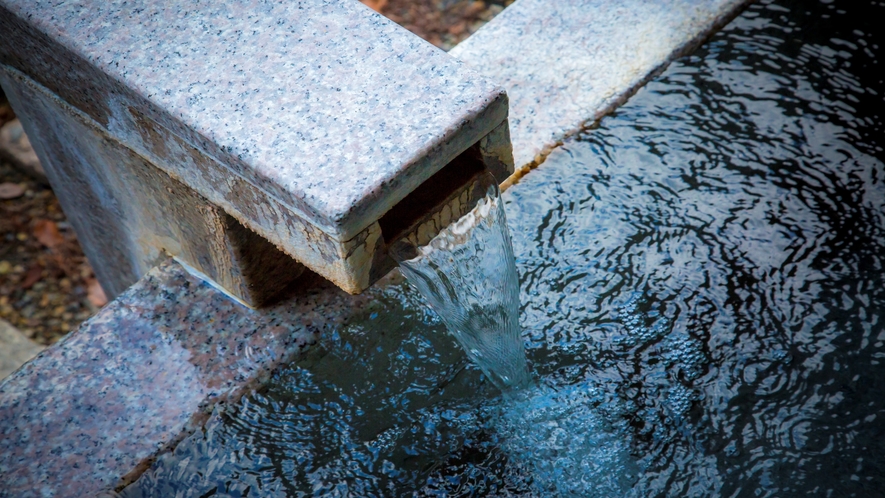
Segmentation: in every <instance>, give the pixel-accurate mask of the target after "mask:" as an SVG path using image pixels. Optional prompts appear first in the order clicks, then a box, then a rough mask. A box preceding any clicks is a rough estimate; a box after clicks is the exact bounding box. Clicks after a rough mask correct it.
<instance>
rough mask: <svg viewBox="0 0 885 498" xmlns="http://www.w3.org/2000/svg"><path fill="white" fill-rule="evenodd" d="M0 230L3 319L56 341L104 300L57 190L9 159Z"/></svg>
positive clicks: (2, 175)
mask: <svg viewBox="0 0 885 498" xmlns="http://www.w3.org/2000/svg"><path fill="white" fill-rule="evenodd" d="M11 186H16V187H17V188H16V187H11ZM19 192H20V195H17V194H19ZM4 197H11V198H4ZM0 234H2V236H0V318H2V319H4V320H6V321H7V322H9V323H11V324H12V325H13V326H15V327H16V328H18V329H19V330H20V331H21V332H22V333H23V334H24V335H25V336H27V337H29V338H30V339H32V340H33V341H35V342H37V343H39V344H44V345H48V344H52V343H53V342H55V341H57V340H58V339H59V338H61V337H62V336H63V335H64V334H65V333H67V332H68V331H69V330H71V329H72V328H74V327H76V326H77V325H78V324H79V323H80V322H82V321H83V320H85V319H87V318H89V317H90V316H92V314H93V313H95V311H97V310H98V308H99V307H100V306H101V305H103V304H104V302H105V299H104V295H103V292H101V287H100V286H99V285H98V283H97V281H96V280H95V277H94V276H93V273H92V267H91V266H90V265H89V262H88V261H86V257H85V256H83V250H82V249H81V248H80V244H79V243H78V242H77V236H76V235H75V234H74V231H73V229H71V226H70V225H69V224H68V223H67V221H66V220H65V215H64V213H63V212H62V210H61V207H60V206H59V205H58V199H56V197H55V195H54V194H53V193H52V190H51V189H49V188H48V187H44V186H42V185H40V184H38V183H37V182H36V181H34V180H33V179H31V178H30V177H28V176H25V175H24V174H22V173H20V172H19V171H18V170H16V169H15V168H13V167H12V165H11V164H9V163H6V162H3V163H0Z"/></svg>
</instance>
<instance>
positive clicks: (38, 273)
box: [22, 265, 43, 290]
mask: <svg viewBox="0 0 885 498" xmlns="http://www.w3.org/2000/svg"><path fill="white" fill-rule="evenodd" d="M42 277H43V267H42V266H40V265H34V266H32V267H30V268H28V273H25V278H24V280H22V289H23V290H28V289H30V288H31V287H33V286H34V284H36V283H37V282H39V281H40V279H41V278H42Z"/></svg>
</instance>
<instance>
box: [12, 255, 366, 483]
mask: <svg viewBox="0 0 885 498" xmlns="http://www.w3.org/2000/svg"><path fill="white" fill-rule="evenodd" d="M302 278H304V279H305V280H304V281H302V282H300V283H299V285H294V286H293V290H292V291H291V293H290V294H289V295H288V298H287V299H285V300H283V301H281V302H279V303H278V304H276V305H273V306H271V307H268V308H266V309H263V310H260V311H256V310H252V309H249V308H247V307H245V306H242V305H240V304H237V303H236V302H234V301H232V300H231V299H229V298H228V297H227V296H225V295H224V294H223V293H221V292H219V291H218V290H216V289H215V288H214V287H212V286H210V285H209V284H207V283H205V282H202V281H200V280H198V279H196V278H195V277H193V276H192V275H190V274H189V273H188V272H187V271H185V270H184V269H183V268H182V267H181V266H180V265H178V264H177V263H175V262H173V261H167V262H166V263H164V264H163V265H161V266H160V267H158V268H155V269H153V270H151V272H149V273H148V274H147V275H146V276H145V277H144V278H143V279H142V280H140V281H139V282H138V283H137V284H136V285H134V286H132V287H131V288H130V289H129V290H127V291H126V292H125V293H123V294H122V295H121V296H120V297H119V298H118V299H117V300H115V301H113V302H112V303H110V304H109V305H108V306H106V307H105V308H104V309H102V310H101V311H100V312H99V313H98V314H97V315H96V316H94V317H93V318H91V319H90V320H88V321H87V322H85V323H84V324H83V325H82V326H81V327H80V328H79V329H77V330H76V331H74V332H72V333H71V334H70V335H69V336H67V337H66V338H65V339H63V340H62V341H60V342H59V343H57V344H55V345H53V346H51V347H49V348H48V349H46V350H44V351H43V352H42V353H40V354H39V355H38V356H37V357H36V358H34V359H33V360H32V361H30V362H29V363H27V364H25V365H24V366H23V367H22V368H20V369H19V370H18V371H16V372H15V373H14V374H12V375H11V376H9V377H7V378H6V379H4V380H3V381H0V496H17V497H21V496H62V495H66V494H68V493H67V491H71V490H76V494H77V496H84V495H93V494H95V493H96V492H99V491H101V490H105V489H113V488H117V487H121V486H123V485H125V484H127V483H129V482H131V481H132V480H134V479H136V478H137V477H138V476H139V475H140V474H141V472H143V471H144V469H146V468H147V467H148V466H149V465H150V463H151V462H152V461H153V459H154V458H155V457H156V456H157V455H159V454H161V453H163V452H165V451H169V450H171V449H172V448H174V446H175V445H176V444H177V442H178V441H180V440H181V439H182V438H184V437H186V436H187V435H188V434H189V433H190V432H192V431H193V430H194V429H195V428H197V427H200V426H201V424H202V423H203V422H204V420H205V417H206V416H207V414H208V413H209V412H210V411H211V409H212V407H213V406H214V405H215V404H217V403H220V402H232V401H235V400H237V399H238V398H239V396H241V395H242V394H243V393H244V392H246V391H248V390H250V389H251V388H254V387H256V386H258V385H260V384H261V383H262V382H263V381H264V380H265V379H266V378H267V376H268V375H269V374H270V373H271V371H272V370H273V369H274V368H276V367H277V366H278V365H279V364H281V363H282V362H286V361H289V360H291V359H293V358H294V357H295V356H296V355H298V354H299V353H301V352H303V351H305V350H306V348H308V347H309V346H310V345H311V344H313V343H314V341H315V339H316V337H317V334H320V333H323V332H328V331H329V330H330V329H331V328H332V327H334V326H335V325H336V324H337V323H340V322H341V321H342V320H345V319H346V318H347V316H348V314H349V313H351V312H353V311H354V310H357V309H359V308H360V307H362V306H363V305H364V304H365V302H366V301H367V299H366V298H365V297H361V296H350V295H347V294H345V293H344V292H343V291H341V290H340V289H338V288H336V287H334V286H332V285H331V284H329V283H328V282H325V281H323V280H322V279H319V278H318V277H316V276H314V275H307V276H305V277H302ZM66 490H67V491H66Z"/></svg>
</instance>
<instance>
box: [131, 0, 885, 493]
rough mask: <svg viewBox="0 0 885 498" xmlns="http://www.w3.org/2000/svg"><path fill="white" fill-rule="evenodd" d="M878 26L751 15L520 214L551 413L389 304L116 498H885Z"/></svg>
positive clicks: (396, 301)
mask: <svg viewBox="0 0 885 498" xmlns="http://www.w3.org/2000/svg"><path fill="white" fill-rule="evenodd" d="M883 18H885V5H883V4H882V3H881V2H854V3H852V4H848V3H838V4H837V3H832V2H822V1H807V2H800V1H798V0H797V1H790V0H784V1H778V2H775V3H770V2H762V3H758V4H755V5H753V6H751V7H750V8H749V9H748V10H747V11H746V12H745V13H744V14H742V15H741V16H740V17H739V18H738V19H736V20H735V21H734V22H733V23H732V24H730V25H729V26H728V27H727V28H726V29H725V30H724V31H723V32H722V33H720V34H718V35H716V36H715V37H714V38H713V39H712V40H711V41H710V42H708V43H707V44H706V45H705V46H704V47H702V48H701V49H700V50H698V51H697V52H696V53H695V54H694V55H692V56H690V57H687V58H685V59H683V60H680V61H678V62H676V63H674V64H673V65H672V66H671V67H670V68H669V69H668V70H667V71H665V72H664V74H663V75H662V76H660V77H659V78H657V79H656V80H655V81H653V82H652V83H651V84H649V85H648V86H647V87H646V88H644V89H643V90H641V91H640V92H639V93H638V94H637V95H636V96H635V97H634V98H632V99H631V100H630V102H629V103H628V104H627V105H626V106H624V107H623V108H621V109H620V110H619V111H618V112H617V114H615V115H614V116H611V117H609V118H606V119H605V120H604V121H603V124H602V126H601V127H600V128H598V129H595V130H592V131H589V132H587V133H586V134H584V135H583V136H581V137H579V138H578V139H576V140H573V141H571V142H569V143H567V144H566V145H565V146H563V147H562V148H561V149H559V150H558V151H557V152H555V153H554V154H552V155H551V156H550V158H549V159H548V160H547V162H545V163H544V164H543V165H542V166H541V167H540V168H538V169H537V170H536V171H533V172H532V173H530V174H529V175H528V176H527V177H525V178H524V179H523V180H522V181H521V183H520V184H519V185H518V186H517V187H515V188H512V189H511V190H509V191H507V192H505V194H504V195H503V198H504V200H505V201H506V211H507V215H508V220H509V225H510V229H511V233H512V236H513V242H514V251H515V254H516V258H517V266H518V270H519V274H520V276H521V295H520V300H521V302H522V309H521V313H520V324H521V326H522V329H523V336H524V338H525V341H526V346H527V348H528V351H527V354H528V359H529V361H530V363H531V364H532V368H533V370H534V371H535V372H536V375H538V376H539V378H540V382H539V386H538V388H537V390H536V391H534V392H533V393H534V394H533V396H534V397H533V400H531V401H526V402H525V403H524V404H523V405H519V404H518V403H519V402H520V401H521V400H509V401H508V400H504V399H502V398H501V397H500V396H498V395H497V393H496V390H495V389H493V388H491V387H490V386H489V385H488V384H487V383H486V382H485V381H484V380H483V378H482V376H481V375H480V373H479V372H478V371H477V370H476V369H474V368H473V367H472V366H471V365H470V364H469V363H467V362H466V361H465V359H464V355H463V353H461V352H460V351H459V350H458V348H457V347H456V346H455V345H454V344H453V343H452V341H451V339H450V338H449V337H448V336H446V334H445V333H444V327H443V325H442V324H441V323H440V322H439V319H438V318H437V317H436V316H435V315H433V314H432V313H430V312H427V311H425V308H424V305H423V303H422V302H421V301H420V299H419V298H418V297H417V296H416V295H415V294H414V293H413V292H411V291H410V290H409V289H408V288H407V287H406V286H405V285H393V286H390V287H387V288H385V289H372V290H371V292H373V293H374V295H375V296H376V297H377V300H376V301H375V303H374V304H373V306H375V307H374V308H373V309H368V310H364V312H363V315H362V316H361V317H359V318H358V319H355V320H353V321H351V322H350V323H349V324H348V325H347V326H345V327H342V328H341V330H338V331H336V333H335V334H332V335H330V336H329V337H326V338H325V341H326V342H325V343H324V344H322V345H321V346H320V347H318V348H316V349H315V350H313V351H312V352H311V354H310V356H309V357H308V358H306V359H304V360H303V361H301V362H299V363H298V364H294V365H292V366H291V367H290V368H288V369H287V370H286V371H284V372H281V373H279V374H278V375H277V376H276V378H275V380H274V382H273V383H272V384H271V385H270V386H269V387H268V388H267V389H266V390H265V391H264V392H262V393H261V394H259V395H255V396H253V397H251V398H249V399H247V400H245V401H244V402H243V403H242V404H241V405H240V406H237V407H233V408H230V409H229V410H227V411H224V412H219V413H216V414H215V415H213V418H212V421H211V422H210V424H209V425H208V426H207V429H206V430H205V431H203V432H200V433H198V434H196V435H195V436H194V437H192V438H190V439H189V440H188V441H186V442H185V443H183V444H182V445H180V446H179V448H178V449H177V450H176V453H175V455H172V456H171V457H169V458H163V459H161V460H160V461H159V462H158V463H157V464H156V465H155V467H154V468H153V469H152V470H151V471H149V472H148V473H147V474H146V475H145V476H144V477H143V478H142V479H141V480H140V481H139V482H138V483H137V484H136V485H135V486H132V487H130V488H128V489H127V490H125V493H124V494H127V495H131V496H138V495H140V494H150V493H152V492H153V493H154V494H163V495H164V496H174V495H175V494H176V493H178V494H179V495H181V496H201V495H205V494H208V493H213V492H214V493H216V494H218V495H233V496H245V495H247V494H248V495H249V496H258V495H262V496H265V495H273V494H274V493H276V494H277V495H279V496H284V495H289V496H314V495H317V496H401V495H411V494H417V495H422V496H424V495H429V496H477V495H479V496H508V495H518V496H539V495H540V496H550V495H555V494H560V495H569V494H572V495H579V496H580V495H581V491H580V490H582V489H588V488H592V486H591V485H590V484H587V483H581V482H576V481H580V480H581V479H588V478H589V479H591V480H592V479H594V478H596V479H598V481H596V482H598V483H599V486H600V487H599V489H600V490H607V491H606V492H607V493H608V495H609V496H611V495H612V494H615V495H616V494H617V493H618V492H619V491H617V490H624V489H629V490H628V491H625V492H623V495H625V496H643V497H644V496H777V497H780V496H797V495H802V496H806V495H809V496H859V497H864V496H882V495H883V491H882V490H883V489H885V421H883V418H885V324H883V316H882V315H883V312H885V278H883V277H885V268H883V261H882V256H883V254H885V219H883V216H885V211H883V208H885V186H883V181H885V165H883V161H882V159H883V156H885V154H883V150H882V147H881V143H882V142H881V140H882V138H881V137H882V131H883V130H882V122H881V116H880V115H879V114H878V110H879V109H880V108H881V102H882V98H883V96H882V95H883V92H885V85H883V82H882V78H881V76H879V73H881V69H880V68H879V65H878V64H877V61H876V54H877V53H878V52H879V50H880V47H879V45H878V44H879V43H881V38H882V34H881V30H880V29H879V26H878V20H880V19H883ZM523 401H524V400H523ZM508 403H509V404H508ZM533 421H534V422H535V423H533ZM548 422H549V423H548ZM568 435H575V436H576V437H566V436H568ZM539 436H544V437H545V439H544V441H546V442H548V443H549V445H547V446H543V445H540V446H539V445H538V444H537V443H533V442H532V438H536V439H535V441H540V440H541V439H539ZM575 439H581V441H582V444H581V445H580V446H581V447H580V448H579V449H581V450H582V451H583V454H579V453H577V452H576V451H575V446H569V444H566V443H572V442H574V440H575ZM557 445H558V448H559V449H558V450H557ZM535 449H537V451H534V450H535ZM533 451H534V453H533ZM575 455H578V456H575ZM576 465H577V467H576ZM575 476H578V477H575ZM588 476H589V477H588ZM582 486H583V487H582ZM612 490H614V491H612ZM600 494H602V495H605V494H606V493H604V492H603V491H600Z"/></svg>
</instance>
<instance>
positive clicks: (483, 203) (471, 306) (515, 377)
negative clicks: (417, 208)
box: [390, 173, 531, 394]
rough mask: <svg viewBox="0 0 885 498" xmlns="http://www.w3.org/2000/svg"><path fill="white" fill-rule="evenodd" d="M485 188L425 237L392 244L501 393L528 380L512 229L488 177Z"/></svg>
mask: <svg viewBox="0 0 885 498" xmlns="http://www.w3.org/2000/svg"><path fill="white" fill-rule="evenodd" d="M482 180H483V181H482V183H481V186H480V188H485V190H486V192H487V193H486V195H485V197H483V198H481V199H480V200H479V202H478V203H477V205H476V207H474V208H473V209H472V210H471V211H470V212H469V213H467V214H466V215H465V216H464V217H462V218H461V219H460V220H458V221H456V222H454V223H452V224H451V225H450V226H448V227H446V228H444V229H443V230H442V231H441V232H440V233H439V234H438V235H437V236H436V237H434V238H433V240H431V241H430V243H429V244H427V245H425V246H420V247H415V246H414V245H412V244H410V243H409V242H408V240H401V241H400V242H399V243H398V244H395V245H394V247H393V248H392V250H391V252H390V253H391V255H392V256H393V257H394V259H396V261H397V263H399V265H400V269H401V270H402V272H403V274H404V275H405V276H406V278H407V279H408V280H409V282H410V283H412V285H414V286H415V288H417V289H418V291H419V292H420V293H421V295H422V296H424V299H426V300H427V303H428V304H429V305H430V307H431V308H433V310H434V311H436V312H437V313H438V314H439V316H440V317H441V318H442V320H443V322H445V324H446V326H447V327H448V329H449V331H450V332H451V333H452V335H454V336H455V338H456V339H457V341H458V343H459V344H460V345H461V346H462V347H463V348H464V351H465V352H466V353H467V356H468V357H469V358H470V359H471V360H472V361H473V362H474V363H475V364H476V365H477V366H478V367H479V368H480V369H481V370H482V371H483V373H485V375H486V376H487V377H488V378H489V379H490V380H491V381H492V383H494V384H495V386H497V387H498V388H499V389H501V391H503V392H504V393H505V394H511V393H514V392H515V391H518V390H520V389H524V388H526V387H528V386H529V384H530V383H531V376H530V375H529V371H528V367H527V365H526V360H525V347H524V346H523V343H522V335H521V334H520V330H519V280H518V277H517V274H516V263H515V261H514V259H513V246H512V244H511V242H510V231H509V230H508V229H507V220H506V217H505V215H504V206H503V202H502V201H501V198H500V196H499V193H498V187H497V185H495V182H494V179H492V177H491V175H489V174H488V173H486V174H484V178H483V179H482Z"/></svg>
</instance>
